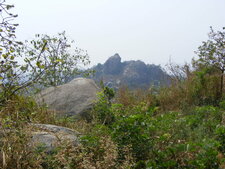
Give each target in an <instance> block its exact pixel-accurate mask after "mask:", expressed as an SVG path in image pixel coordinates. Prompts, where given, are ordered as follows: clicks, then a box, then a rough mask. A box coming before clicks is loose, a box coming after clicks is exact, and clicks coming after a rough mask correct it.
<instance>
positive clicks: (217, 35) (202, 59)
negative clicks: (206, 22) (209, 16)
mask: <svg viewBox="0 0 225 169" xmlns="http://www.w3.org/2000/svg"><path fill="white" fill-rule="evenodd" d="M223 29H225V28H223ZM196 53H197V54H198V56H199V59H198V60H193V61H194V65H195V67H198V68H202V67H205V66H206V67H213V68H215V69H217V70H218V71H219V72H220V97H222V93H223V85H224V84H223V83H224V82H223V81H224V71H225V31H217V32H215V31H214V30H213V29H212V27H211V31H210V33H209V40H207V41H204V42H203V44H202V45H201V46H199V48H198V51H197V52H196Z"/></svg>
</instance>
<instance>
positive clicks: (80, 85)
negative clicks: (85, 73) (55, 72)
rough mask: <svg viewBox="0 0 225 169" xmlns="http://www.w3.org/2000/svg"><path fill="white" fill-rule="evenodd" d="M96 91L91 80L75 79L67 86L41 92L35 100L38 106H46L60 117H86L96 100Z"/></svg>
mask: <svg viewBox="0 0 225 169" xmlns="http://www.w3.org/2000/svg"><path fill="white" fill-rule="evenodd" d="M98 91H99V88H98V86H97V85H96V84H95V82H94V81H93V80H91V79H86V78H76V79H74V80H72V81H71V82H69V83H67V84H64V85H61V86H57V87H50V88H47V89H45V90H43V91H41V92H40V93H39V94H38V95H37V96H36V100H37V102H38V103H40V104H47V105H48V106H49V108H50V109H53V110H56V112H57V113H58V114H59V115H62V116H65V115H66V116H72V115H81V116H86V113H87V111H88V110H89V109H90V108H91V107H92V106H93V103H94V101H95V100H96V98H97V96H96V94H97V92H98Z"/></svg>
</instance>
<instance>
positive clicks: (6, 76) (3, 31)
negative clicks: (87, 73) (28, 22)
mask: <svg viewBox="0 0 225 169" xmlns="http://www.w3.org/2000/svg"><path fill="white" fill-rule="evenodd" d="M13 7H14V6H12V5H7V4H6V3H5V1H3V2H0V8H1V10H0V14H1V16H2V17H1V23H0V38H1V42H0V84H1V93H0V102H1V103H2V102H4V101H5V100H7V99H9V98H10V97H12V96H13V95H14V94H16V93H18V92H20V91H22V90H23V89H26V88H27V87H30V86H32V85H36V84H37V85H39V86H45V87H47V86H56V85H60V84H63V83H66V82H68V81H69V80H71V78H72V77H74V76H75V75H78V74H81V73H84V71H80V69H79V68H80V67H79V66H81V65H86V64H89V57H88V54H87V52H86V51H84V50H81V49H79V48H75V49H73V48H74V46H73V44H74V41H70V40H69V39H68V38H67V36H66V34H65V32H62V33H59V34H58V35H57V36H49V35H39V34H37V35H36V36H35V39H33V40H31V41H25V42H24V43H21V42H18V41H16V34H15V29H16V26H18V24H13V23H12V21H13V19H14V18H16V17H17V15H13V14H12V13H9V10H10V9H11V8H13ZM37 85H36V86H37Z"/></svg>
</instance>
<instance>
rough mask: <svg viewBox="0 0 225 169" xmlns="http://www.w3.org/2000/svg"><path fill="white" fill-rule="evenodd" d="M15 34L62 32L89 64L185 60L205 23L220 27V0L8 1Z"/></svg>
mask: <svg viewBox="0 0 225 169" xmlns="http://www.w3.org/2000/svg"><path fill="white" fill-rule="evenodd" d="M7 2H10V3H13V4H14V5H15V11H16V13H17V14H19V17H18V19H17V20H16V22H18V23H19V24H20V26H19V27H18V29H17V37H18V38H20V39H22V40H25V39H32V38H33V37H34V35H35V34H37V33H41V34H51V35H54V34H57V33H58V32H62V31H64V30H65V31H66V33H67V35H68V36H69V37H70V38H71V39H73V40H75V42H76V46H78V47H80V48H82V49H85V50H87V51H88V54H89V55H90V59H91V65H95V64H97V63H99V62H100V63H104V62H105V60H106V59H107V58H108V57H109V56H112V55H114V54H115V53H119V54H120V56H121V57H122V60H123V61H124V60H142V61H144V62H146V63H154V64H161V65H162V66H164V65H165V64H166V63H168V61H169V58H170V57H171V59H172V60H173V61H175V62H177V63H184V62H191V59H192V58H193V57H194V56H195V54H194V51H195V50H196V49H197V47H198V46H199V45H200V44H201V42H202V41H204V40H207V33H208V32H209V30H210V29H209V27H210V26H213V28H214V29H215V30H222V27H224V26H225V0H8V1H7Z"/></svg>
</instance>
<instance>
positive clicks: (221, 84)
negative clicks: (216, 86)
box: [220, 70, 224, 99]
mask: <svg viewBox="0 0 225 169" xmlns="http://www.w3.org/2000/svg"><path fill="white" fill-rule="evenodd" d="M221 73H222V74H221V77H220V99H221V98H222V97H223V74H224V70H222V71H221Z"/></svg>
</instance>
